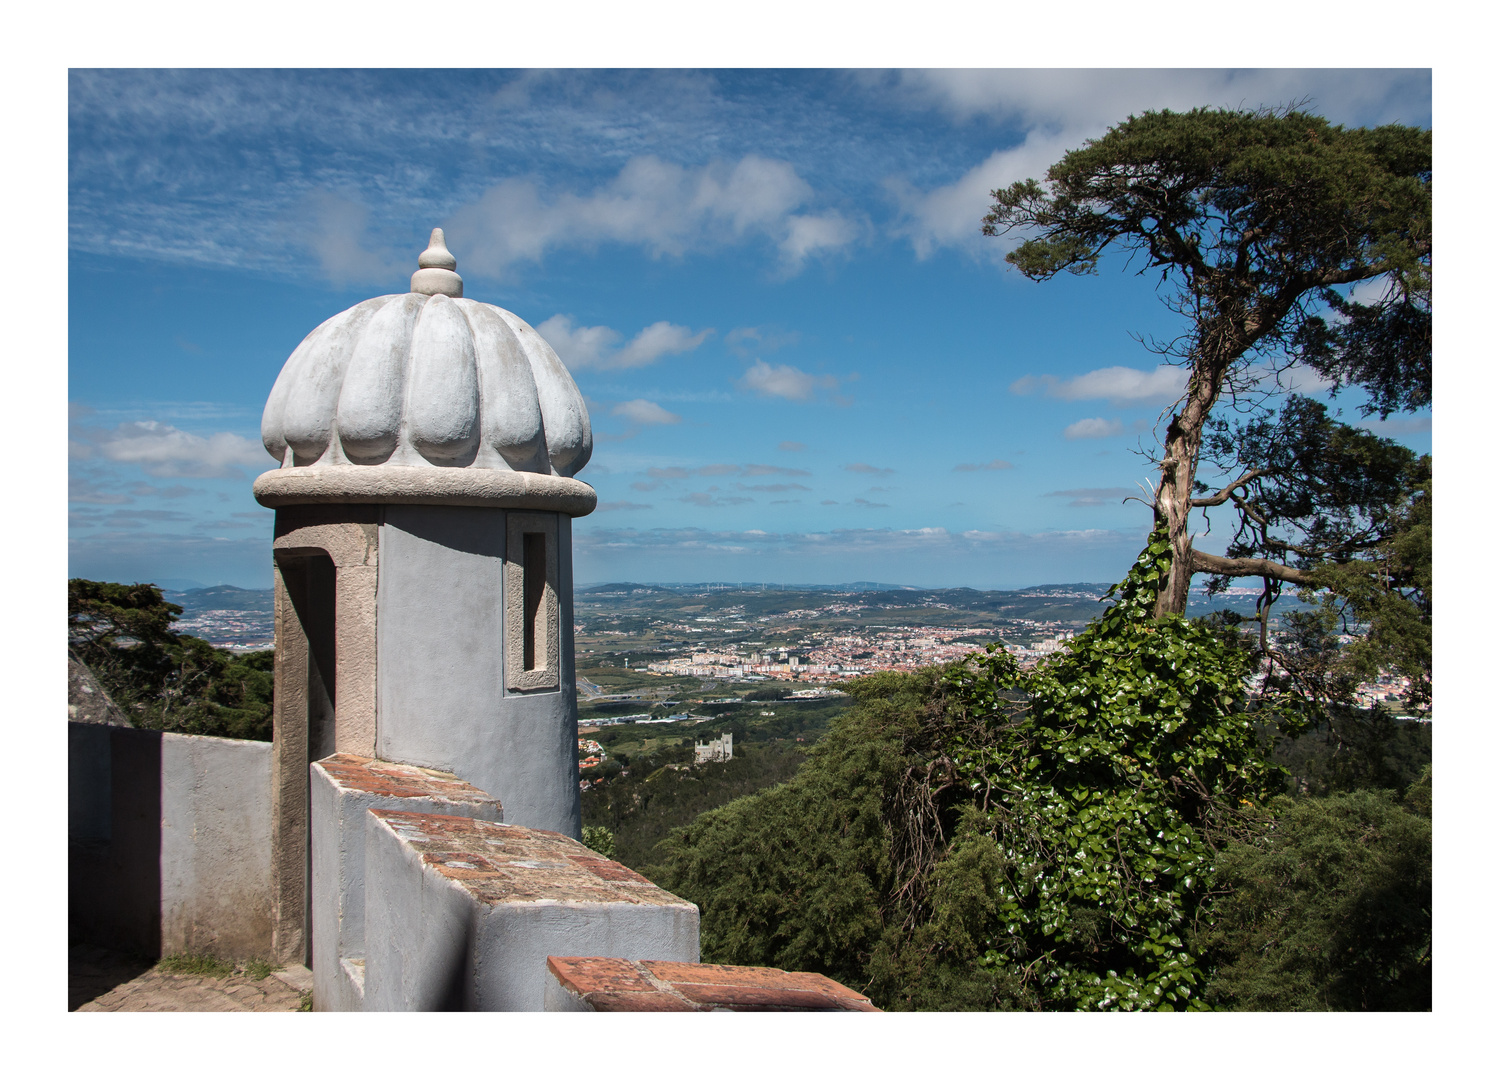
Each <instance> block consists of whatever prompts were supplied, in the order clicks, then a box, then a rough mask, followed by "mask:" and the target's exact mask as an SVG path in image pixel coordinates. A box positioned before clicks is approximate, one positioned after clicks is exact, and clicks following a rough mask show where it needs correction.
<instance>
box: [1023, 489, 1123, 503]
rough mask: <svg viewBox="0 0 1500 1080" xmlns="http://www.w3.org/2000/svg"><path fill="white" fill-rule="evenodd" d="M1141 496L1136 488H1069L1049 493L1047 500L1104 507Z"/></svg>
mask: <svg viewBox="0 0 1500 1080" xmlns="http://www.w3.org/2000/svg"><path fill="white" fill-rule="evenodd" d="M1132 495H1135V496H1139V495H1140V492H1139V491H1136V490H1135V489H1134V488H1119V487H1114V488H1069V489H1068V490H1067V491H1049V492H1047V494H1046V495H1044V496H1042V497H1043V498H1045V499H1068V500H1069V502H1068V505H1069V506H1103V505H1104V504H1105V503H1106V502H1118V501H1120V500H1121V499H1126V498H1129V497H1130V496H1132Z"/></svg>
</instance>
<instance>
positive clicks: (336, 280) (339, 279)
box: [300, 191, 415, 286]
mask: <svg viewBox="0 0 1500 1080" xmlns="http://www.w3.org/2000/svg"><path fill="white" fill-rule="evenodd" d="M304 215H305V225H304V229H303V232H302V235H301V237H300V239H301V240H302V243H303V244H304V246H305V247H306V248H307V249H308V250H310V251H311V252H312V253H313V254H314V255H315V256H317V259H318V264H319V265H320V266H321V267H322V270H323V273H324V275H325V276H326V277H327V278H328V279H329V281H331V282H332V283H333V284H334V285H337V286H346V285H353V284H360V283H364V282H372V281H388V280H390V279H391V278H393V277H394V278H396V279H397V280H399V279H400V278H401V276H402V274H403V272H405V273H408V274H409V273H410V272H411V270H409V269H406V267H408V265H410V266H411V268H412V269H415V264H414V263H411V262H410V260H409V259H402V260H397V259H396V258H394V257H393V256H392V255H391V253H389V252H376V251H372V250H370V249H369V248H368V247H367V246H366V241H367V240H368V239H369V226H370V208H369V207H367V206H365V205H364V204H363V203H362V202H360V201H358V200H357V199H354V198H348V197H346V196H343V195H338V194H335V193H333V192H329V191H314V192H309V193H308V195H307V198H306V200H305V203H304Z"/></svg>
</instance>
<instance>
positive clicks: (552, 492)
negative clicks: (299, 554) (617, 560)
mask: <svg viewBox="0 0 1500 1080" xmlns="http://www.w3.org/2000/svg"><path fill="white" fill-rule="evenodd" d="M254 490H255V501H256V502H258V503H260V504H261V505H262V506H269V507H272V508H275V507H278V506H303V505H308V504H317V503H323V504H327V503H400V504H419V505H426V506H488V507H496V508H501V509H509V510H543V511H555V512H557V513H561V514H567V515H568V516H569V517H583V516H584V515H585V514H590V513H592V512H593V510H594V507H595V506H596V505H597V504H598V502H599V497H598V495H596V494H595V493H594V489H593V488H591V487H589V486H588V485H587V484H585V483H584V482H583V481H582V480H575V479H573V478H572V477H569V476H549V475H547V474H545V473H532V472H508V471H504V470H499V469H441V468H432V467H425V468H424V467H418V466H411V465H323V466H319V467H317V468H312V467H310V466H292V467H283V468H280V469H272V470H270V471H269V472H264V473H261V475H260V476H258V477H257V478H256V480H255V488H254Z"/></svg>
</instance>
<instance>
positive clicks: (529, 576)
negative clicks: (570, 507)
mask: <svg viewBox="0 0 1500 1080" xmlns="http://www.w3.org/2000/svg"><path fill="white" fill-rule="evenodd" d="M522 535H523V536H524V537H525V541H524V548H525V551H524V555H523V558H524V562H523V564H522V565H523V570H522V575H523V580H524V582H525V587H524V595H525V601H524V612H525V614H524V621H523V623H522V628H523V629H522V634H523V647H522V653H523V659H522V666H523V667H525V669H526V670H527V671H536V670H538V669H540V668H544V667H546V666H547V658H546V651H547V650H546V645H545V641H546V634H547V613H546V610H545V609H544V608H543V606H542V600H543V599H544V598H545V597H546V593H547V535H546V534H545V533H534V532H529V533H523V534H522Z"/></svg>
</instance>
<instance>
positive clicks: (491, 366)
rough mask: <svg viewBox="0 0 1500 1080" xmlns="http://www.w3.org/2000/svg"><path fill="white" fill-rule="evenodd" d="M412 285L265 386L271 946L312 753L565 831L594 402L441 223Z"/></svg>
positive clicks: (355, 315)
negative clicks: (451, 786)
mask: <svg viewBox="0 0 1500 1080" xmlns="http://www.w3.org/2000/svg"><path fill="white" fill-rule="evenodd" d="M418 266H419V267H420V268H419V269H418V270H417V272H416V273H415V274H413V275H412V278H411V291H410V292H406V293H398V294H393V295H389V296H379V297H376V298H375V299H373V300H366V301H365V302H363V303H361V304H356V305H355V306H354V307H352V308H350V309H349V310H348V311H345V312H343V313H341V314H339V315H335V316H334V317H333V318H331V319H329V320H328V321H327V322H325V323H323V324H322V325H321V326H319V327H318V328H317V329H315V330H314V331H313V332H312V333H310V334H308V335H307V337H306V338H305V339H304V340H303V341H302V343H301V344H300V345H299V346H297V349H296V350H295V351H294V352H293V353H292V355H291V357H290V358H289V359H288V360H287V362H286V364H285V366H284V367H283V368H282V370H281V374H280V376H279V377H278V378H277V380H276V384H275V386H274V387H273V388H272V390H271V396H270V398H269V400H268V401H267V402H266V409H265V414H264V417H263V419H262V421H261V438H262V440H263V441H264V443H265V445H266V449H267V450H268V451H270V453H271V456H272V457H274V458H275V459H276V460H277V461H278V462H279V463H280V467H279V468H276V469H273V470H271V471H269V472H267V473H264V474H263V475H262V476H260V477H259V478H258V479H257V480H256V481H255V497H256V499H257V501H259V502H260V503H261V505H263V506H268V507H272V508H274V509H275V511H276V526H275V541H274V549H275V552H274V554H275V585H276V645H277V648H276V712H275V748H274V759H275V766H274V769H275V776H274V781H273V783H274V797H273V803H274V810H273V813H274V826H273V827H274V838H273V843H274V849H275V869H274V874H275V905H276V912H275V923H276V929H275V935H276V944H275V951H276V954H277V956H278V957H279V958H280V959H282V960H283V961H298V962H301V961H303V958H304V956H306V955H308V949H309V937H310V934H309V920H308V915H307V912H308V904H309V896H308V889H309V886H308V858H309V854H308V852H309V848H308V829H309V813H310V811H309V795H308V791H309V787H308V785H309V779H308V777H309V764H310V763H311V762H314V761H317V760H319V759H321V758H325V757H327V756H329V755H331V754H334V753H348V754H355V755H361V756H363V757H369V758H379V759H382V760H385V761H391V762H400V763H403V764H406V765H415V766H420V767H423V768H428V769H438V770H442V771H445V772H449V773H453V774H454V775H456V776H457V777H458V778H459V779H460V780H463V781H466V782H467V783H469V784H472V785H473V786H474V787H476V788H479V789H482V791H484V792H488V793H489V794H490V795H491V796H493V797H494V798H495V799H496V800H498V802H499V803H500V804H501V805H502V806H503V807H504V813H505V820H506V821H507V822H510V823H514V824H518V825H523V826H530V827H534V828H541V829H549V830H553V831H556V832H561V833H565V834H567V835H569V836H573V837H577V836H578V835H579V832H580V820H579V803H578V783H577V761H578V758H577V743H576V738H577V699H576V696H575V689H574V683H573V633H572V627H573V621H572V620H573V612H572V600H573V574H572V531H571V525H572V519H573V518H575V517H580V516H582V515H584V514H587V513H589V512H590V511H592V510H593V509H594V505H595V501H596V500H595V495H594V491H593V489H592V488H590V487H589V486H588V485H587V484H584V483H582V482H581V481H579V480H575V479H574V478H573V477H574V474H576V473H577V472H578V471H579V470H580V469H582V468H583V466H584V465H585V464H586V463H587V462H588V460H589V455H590V454H591V452H592V450H593V435H592V433H591V431H590V428H589V417H588V411H587V410H586V409H585V407H584V403H583V398H582V396H581V395H580V394H579V392H578V387H577V386H576V385H575V384H574V382H573V379H572V377H571V376H570V375H569V374H568V371H567V369H566V368H565V367H564V366H563V365H562V362H561V361H560V360H559V359H558V357H557V354H556V353H555V352H554V351H553V350H552V348H551V347H550V346H549V345H548V344H547V343H546V342H545V341H544V340H542V338H541V336H540V335H539V334H538V333H537V332H536V331H535V330H534V329H532V328H531V327H530V326H528V325H527V324H526V323H525V322H523V321H522V320H521V319H519V318H517V317H516V316H515V315H513V314H511V313H510V312H508V311H504V310H502V309H501V308H498V307H495V306H493V305H491V304H482V303H479V302H478V301H475V300H467V299H464V296H463V279H462V278H460V277H459V275H458V274H457V273H456V272H455V269H456V264H455V261H454V258H453V256H452V255H451V254H449V252H448V250H447V247H446V246H445V243H444V239H443V232H442V230H441V229H434V230H433V233H432V240H431V243H430V245H429V246H428V248H427V250H426V251H424V252H423V253H422V255H421V257H420V258H419V259H418Z"/></svg>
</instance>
